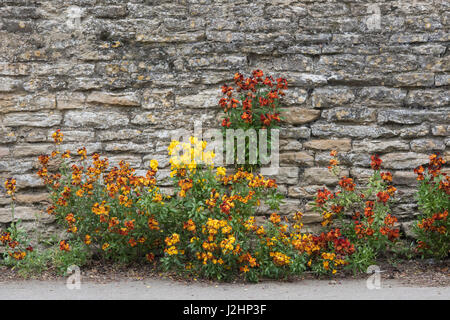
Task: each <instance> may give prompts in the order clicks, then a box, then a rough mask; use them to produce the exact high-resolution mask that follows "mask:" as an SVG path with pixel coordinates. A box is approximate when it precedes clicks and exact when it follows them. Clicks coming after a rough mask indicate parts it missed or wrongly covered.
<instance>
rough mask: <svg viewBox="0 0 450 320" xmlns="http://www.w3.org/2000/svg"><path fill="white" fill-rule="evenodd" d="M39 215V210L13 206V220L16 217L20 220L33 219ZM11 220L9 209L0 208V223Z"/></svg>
mask: <svg viewBox="0 0 450 320" xmlns="http://www.w3.org/2000/svg"><path fill="white" fill-rule="evenodd" d="M39 215H40V211H39V210H36V209H33V208H30V207H15V209H14V221H17V220H18V219H20V220H22V221H30V220H35V219H36V218H37V217H38V216H39ZM11 221H12V216H11V209H10V208H0V223H9V222H11Z"/></svg>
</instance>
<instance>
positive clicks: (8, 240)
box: [0, 232, 33, 260]
mask: <svg viewBox="0 0 450 320" xmlns="http://www.w3.org/2000/svg"><path fill="white" fill-rule="evenodd" d="M0 242H1V243H2V244H3V245H7V246H8V247H9V248H10V249H14V251H8V255H9V256H10V257H12V258H13V259H15V260H23V259H25V257H26V256H27V251H29V252H32V251H33V247H32V246H31V245H28V246H27V247H26V248H25V249H24V247H25V246H24V245H22V244H20V243H19V242H18V241H17V240H14V239H13V237H12V236H11V232H3V233H2V234H1V235H0Z"/></svg>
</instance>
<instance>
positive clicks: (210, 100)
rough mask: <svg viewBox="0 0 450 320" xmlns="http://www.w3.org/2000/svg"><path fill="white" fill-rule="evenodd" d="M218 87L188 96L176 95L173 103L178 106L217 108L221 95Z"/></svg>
mask: <svg viewBox="0 0 450 320" xmlns="http://www.w3.org/2000/svg"><path fill="white" fill-rule="evenodd" d="M222 96H223V95H222V92H221V91H220V89H219V88H217V89H211V90H202V91H200V92H199V93H198V94H195V95H188V96H178V95H177V96H176V97H175V104H176V105H177V106H178V107H179V108H194V109H195V108H214V107H216V108H218V106H219V100H220V98H221V97H222Z"/></svg>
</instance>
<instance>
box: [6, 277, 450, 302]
mask: <svg viewBox="0 0 450 320" xmlns="http://www.w3.org/2000/svg"><path fill="white" fill-rule="evenodd" d="M229 297H234V299H243V300H246V299H260V300H266V299H270V300H272V299H282V300H289V299H296V300H297V299H445V300H449V299H450V287H407V286H405V285H401V284H400V283H399V282H398V281H396V280H382V281H381V288H380V289H372V290H369V289H368V288H367V285H366V280H341V281H331V282H330V281H325V280H303V281H297V282H290V283H280V282H263V283H259V284H208V283H197V282H192V283H182V282H177V281H172V280H168V279H144V280H139V281H133V280H126V281H115V282H109V283H103V284H102V283H96V282H91V281H83V279H81V287H80V289H72V290H70V289H68V288H67V286H66V282H64V281H37V280H31V281H30V280H29V281H12V282H3V283H2V282H0V299H7V300H15V299H170V300H181V299H182V300H184V299H187V300H190V299H205V300H209V299H214V300H224V299H229Z"/></svg>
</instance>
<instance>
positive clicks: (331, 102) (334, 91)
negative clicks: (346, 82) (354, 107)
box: [311, 88, 355, 108]
mask: <svg viewBox="0 0 450 320" xmlns="http://www.w3.org/2000/svg"><path fill="white" fill-rule="evenodd" d="M311 99H312V104H313V106H314V108H332V107H343V106H349V105H350V104H351V103H352V102H353V101H354V100H355V94H354V93H353V91H352V90H351V89H349V88H318V89H315V90H314V92H313V93H312V96H311Z"/></svg>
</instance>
